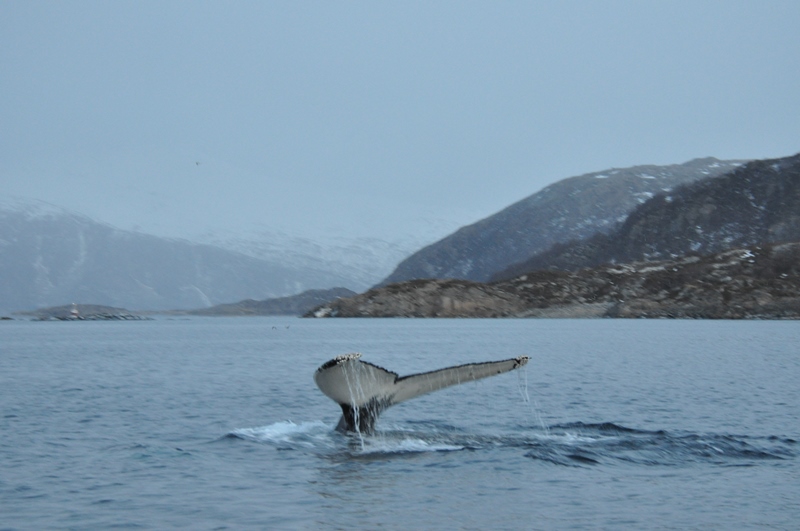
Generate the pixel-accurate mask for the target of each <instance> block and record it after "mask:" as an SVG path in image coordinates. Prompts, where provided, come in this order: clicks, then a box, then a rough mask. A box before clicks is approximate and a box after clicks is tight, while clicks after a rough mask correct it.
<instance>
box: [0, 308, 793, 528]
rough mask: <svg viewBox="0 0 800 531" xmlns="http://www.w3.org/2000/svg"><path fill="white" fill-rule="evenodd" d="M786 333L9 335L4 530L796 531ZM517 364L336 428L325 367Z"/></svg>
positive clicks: (522, 328)
mask: <svg viewBox="0 0 800 531" xmlns="http://www.w3.org/2000/svg"><path fill="white" fill-rule="evenodd" d="M798 345H800V323H796V322H725V321H714V322H708V321H706V322H701V321H641V320H637V321H621V320H620V321H617V320H563V321H562V320H302V319H289V318H286V319H277V318H276V319H266V318H264V319H262V318H234V319H199V318H198V319H190V320H166V319H164V320H156V321H144V322H123V323H117V322H76V323H62V322H57V323H35V322H19V321H15V322H2V323H0V429H1V430H2V439H0V463H1V466H2V469H0V472H1V473H0V528H1V529H109V528H117V527H120V528H133V529H137V528H138V529H165V528H174V527H184V528H190V529H317V528H320V527H322V528H328V529H348V528H359V529H375V528H384V529H410V528H420V529H490V528H491V529H597V528H601V529H602V528H605V529H618V528H630V529H661V528H669V529H686V528H695V529H732V528H736V529H743V528H754V529H757V528H771V529H797V527H798V522H800V466H799V463H800V461H799V459H798V457H800V444H799V443H798V440H800V352H799V349H798ZM352 351H359V352H362V353H363V354H364V359H365V360H368V361H371V362H374V363H377V364H379V365H382V366H384V367H387V368H389V369H392V370H395V371H397V372H399V373H401V374H407V373H411V372H419V371H424V370H429V369H434V368H439V367H443V366H447V365H452V364H458V363H465V362H471V361H485V360H490V359H502V358H509V357H514V356H518V355H522V354H526V355H529V356H531V358H532V359H531V362H530V363H529V364H528V366H527V367H526V368H525V369H524V370H523V371H518V372H515V373H510V374H505V375H501V376H498V377H496V378H492V379H489V380H484V381H480V382H473V383H470V384H465V385H462V386H458V387H454V388H451V389H447V390H444V391H441V392H439V393H436V394H432V395H429V396H426V397H422V398H419V399H415V400H412V401H409V402H407V403H404V404H401V405H399V406H396V407H395V408H392V409H390V410H388V411H387V412H385V413H384V415H383V416H382V417H381V420H380V421H379V423H378V429H379V431H378V433H377V434H376V435H375V436H373V437H366V438H359V437H356V436H344V435H340V434H338V433H335V432H333V430H332V428H333V427H334V426H335V424H336V421H337V420H338V407H337V406H336V405H335V404H334V403H333V402H331V401H330V400H329V399H327V398H326V397H325V396H323V395H322V394H321V393H320V392H319V391H318V390H317V389H316V387H315V386H314V383H313V381H312V374H313V371H314V370H315V369H316V367H317V366H318V365H320V364H321V363H323V362H324V361H327V360H328V359H330V358H332V357H333V356H335V355H338V354H342V353H346V352H352Z"/></svg>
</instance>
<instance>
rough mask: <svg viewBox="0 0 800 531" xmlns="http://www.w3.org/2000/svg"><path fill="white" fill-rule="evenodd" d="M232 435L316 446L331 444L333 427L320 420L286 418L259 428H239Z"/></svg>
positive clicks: (262, 440) (279, 442) (298, 445)
mask: <svg viewBox="0 0 800 531" xmlns="http://www.w3.org/2000/svg"><path fill="white" fill-rule="evenodd" d="M231 435H234V436H236V437H240V438H242V439H248V440H252V441H258V442H266V443H271V444H275V445H279V446H289V447H303V448H315V447H319V446H321V445H325V446H328V445H330V444H331V427H330V426H329V425H327V424H325V423H324V422H322V421H320V420H314V421H309V422H300V423H299V424H295V423H294V422H292V421H291V420H285V421H282V422H276V423H274V424H269V425H267V426H260V427H257V428H239V429H236V430H233V431H231Z"/></svg>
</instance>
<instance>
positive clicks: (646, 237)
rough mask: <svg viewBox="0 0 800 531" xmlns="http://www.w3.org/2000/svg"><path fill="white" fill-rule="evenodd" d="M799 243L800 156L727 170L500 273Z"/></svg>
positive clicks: (507, 275)
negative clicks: (614, 225)
mask: <svg viewBox="0 0 800 531" xmlns="http://www.w3.org/2000/svg"><path fill="white" fill-rule="evenodd" d="M797 240H800V155H794V156H792V157H785V158H780V159H772V160H758V161H752V162H749V163H747V164H746V165H744V166H741V167H740V168H738V169H736V170H734V171H733V172H731V173H728V174H726V175H723V176H720V177H717V178H714V179H708V180H704V181H701V182H697V183H692V184H687V185H685V186H682V187H680V188H677V189H675V190H674V191H672V192H670V193H668V194H660V195H658V196H656V197H654V198H653V199H651V200H650V201H648V202H647V203H645V204H643V205H641V206H640V207H638V208H637V209H636V210H634V211H633V212H632V213H631V215H630V216H629V217H628V219H627V220H626V221H625V223H624V224H622V225H621V226H620V227H619V228H618V229H617V230H615V231H614V232H612V233H610V234H600V235H596V236H594V237H592V238H589V239H587V240H585V241H579V242H573V243H569V244H565V245H557V246H555V247H553V248H552V249H550V250H548V251H546V252H544V253H541V254H539V255H537V256H534V257H533V258H531V259H529V260H526V261H523V262H521V263H518V264H515V265H513V266H511V267H509V268H507V269H506V270H505V271H503V272H502V273H500V274H498V275H496V276H495V277H494V278H495V279H505V278H512V277H514V276H516V275H520V274H523V273H526V272H528V271H533V270H537V269H545V268H558V269H565V270H576V269H579V268H582V267H594V266H597V265H600V264H603V263H627V262H632V261H639V260H663V259H668V258H674V257H677V256H682V255H686V254H708V253H715V252H720V251H723V250H725V249H730V248H733V247H743V246H748V245H757V244H763V243H768V242H782V241H797Z"/></svg>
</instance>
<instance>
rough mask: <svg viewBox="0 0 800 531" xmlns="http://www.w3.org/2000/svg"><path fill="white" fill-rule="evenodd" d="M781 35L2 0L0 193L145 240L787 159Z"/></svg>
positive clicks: (386, 229) (795, 104)
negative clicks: (637, 172) (595, 174)
mask: <svg viewBox="0 0 800 531" xmlns="http://www.w3.org/2000/svg"><path fill="white" fill-rule="evenodd" d="M798 28H800V2H798V1H797V0H787V1H778V0H767V1H764V0H753V1H748V2H741V1H735V0H722V1H704V0H687V1H683V0H671V1H664V2H655V1H641V0H631V1H611V0H603V1H558V2H557V1H552V2H534V1H523V2H495V1H487V2H465V1H458V2H445V1H441V2H430V1H424V2H410V1H403V2H375V1H368V2H278V1H273V2H264V1H258V2H243V1H239V2H227V1H226V2H202V1H197V0H192V1H162V0H159V1H152V2H150V1H132V2H126V1H119V0H115V1H100V2H90V1H80V2H77V1H63V2H56V1H51V2H36V1H32V0H24V1H9V0H3V1H0V194H13V195H19V196H25V197H33V198H37V199H42V200H45V201H48V202H51V203H55V204H58V205H62V206H66V207H68V208H71V209H74V210H78V211H80V212H83V213H86V214H89V215H91V216H93V217H96V218H98V219H100V220H103V221H106V222H109V223H112V224H114V225H117V226H119V227H122V228H133V227H138V228H139V229H140V230H144V231H149V232H155V233H159V234H163V235H185V234H190V233H193V232H201V231H203V230H207V229H212V228H220V229H228V230H251V229H252V228H253V227H256V226H259V227H272V228H279V229H289V230H292V231H295V232H297V233H299V234H305V235H311V236H314V235H319V236H320V237H323V236H327V235H329V234H331V233H339V234H353V235H373V236H381V235H385V236H387V237H389V238H394V237H402V236H404V235H407V234H412V233H417V232H420V233H421V232H425V231H430V230H431V228H432V227H434V228H435V227H437V226H441V227H445V228H447V229H448V230H449V229H450V228H452V227H455V226H457V225H463V224H468V223H471V222H474V221H477V220H478V219H480V218H482V217H485V216H487V215H490V214H492V213H494V212H496V211H497V210H499V209H501V208H503V207H505V206H507V205H509V204H511V203H513V202H515V201H517V200H519V199H522V198H523V197H525V196H527V195H529V194H531V193H533V192H536V191H537V190H539V189H541V188H543V187H544V186H546V185H548V184H550V183H552V182H555V181H557V180H560V179H563V178H566V177H570V176H573V175H578V174H581V173H587V172H590V171H596V170H602V169H606V168H610V167H625V166H630V165H634V164H650V163H652V164H670V163H680V162H685V161H687V160H689V159H692V158H696V157H704V156H715V157H718V158H767V157H779V156H786V155H790V154H794V153H796V152H798V151H800V30H798ZM437 223H442V224H441V225H437ZM448 224H449V226H448ZM438 230H444V228H442V229H438ZM444 235H445V234H441V236H444Z"/></svg>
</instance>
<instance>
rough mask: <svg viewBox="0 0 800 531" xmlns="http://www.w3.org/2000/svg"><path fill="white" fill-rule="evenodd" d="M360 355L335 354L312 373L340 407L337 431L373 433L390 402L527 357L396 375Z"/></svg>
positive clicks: (496, 371) (495, 370) (506, 368)
mask: <svg viewBox="0 0 800 531" xmlns="http://www.w3.org/2000/svg"><path fill="white" fill-rule="evenodd" d="M360 358H361V354H344V355H342V356H337V357H335V358H333V359H332V360H330V361H328V362H327V363H324V364H323V365H322V366H320V368H319V369H317V371H316V372H315V373H314V382H315V383H316V384H317V387H319V388H320V390H321V391H322V392H323V393H324V394H325V395H326V396H327V397H328V398H330V399H331V400H333V401H334V402H336V403H337V404H339V406H341V408H342V418H341V419H340V420H339V424H338V426H336V429H337V430H339V431H357V432H361V433H372V432H373V431H374V429H375V422H376V421H377V420H378V416H379V415H380V414H381V413H382V412H383V410H385V409H386V408H388V407H390V406H393V405H395V404H399V403H400V402H404V401H406V400H409V399H411V398H415V397H417V396H420V395H424V394H427V393H431V392H433V391H438V390H439V389H444V388H445V387H450V386H451V385H457V384H460V383H465V382H471V381H473V380H480V379H482V378H488V377H489V376H495V375H497V374H502V373H504V372H509V371H512V370H514V369H517V368H519V367H522V366H523V365H525V364H526V363H528V359H529V358H528V357H527V356H520V357H518V358H512V359H507V360H501V361H487V362H483V363H468V364H465V365H457V366H455V367H447V368H444V369H439V370H436V371H430V372H423V373H420V374H411V375H409V376H399V375H398V374H397V373H395V372H392V371H387V370H386V369H384V368H382V367H378V366H377V365H373V364H372V363H369V362H366V361H362V360H361V359H360Z"/></svg>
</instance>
